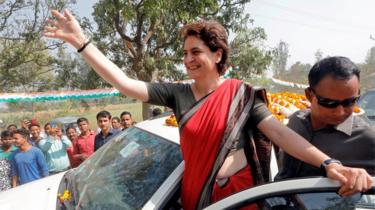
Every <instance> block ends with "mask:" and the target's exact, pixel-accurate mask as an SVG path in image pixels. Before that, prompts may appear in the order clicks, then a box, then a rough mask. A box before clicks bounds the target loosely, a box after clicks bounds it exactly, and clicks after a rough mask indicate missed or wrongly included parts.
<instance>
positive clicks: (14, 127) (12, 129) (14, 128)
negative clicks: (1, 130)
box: [8, 126, 17, 132]
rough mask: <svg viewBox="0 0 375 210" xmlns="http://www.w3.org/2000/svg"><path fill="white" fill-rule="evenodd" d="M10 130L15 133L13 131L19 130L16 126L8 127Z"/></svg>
mask: <svg viewBox="0 0 375 210" xmlns="http://www.w3.org/2000/svg"><path fill="white" fill-rule="evenodd" d="M8 130H9V131H10V132H13V131H15V130H17V127H16V126H9V127H8Z"/></svg>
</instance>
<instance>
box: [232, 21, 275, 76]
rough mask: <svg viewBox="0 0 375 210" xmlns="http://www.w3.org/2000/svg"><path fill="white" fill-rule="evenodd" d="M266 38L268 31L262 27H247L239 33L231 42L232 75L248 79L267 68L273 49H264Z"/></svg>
mask: <svg viewBox="0 0 375 210" xmlns="http://www.w3.org/2000/svg"><path fill="white" fill-rule="evenodd" d="M265 39H266V33H265V32H264V30H263V29H262V28H254V29H247V28H246V29H244V30H243V31H240V32H239V33H237V36H236V37H235V38H234V40H233V41H232V42H231V49H232V52H231V66H232V68H233V71H232V72H233V73H232V77H237V78H242V79H246V78H249V77H251V75H254V74H262V73H263V72H264V71H265V70H266V69H267V66H269V64H270V63H271V61H272V57H271V51H267V50H264V49H263V48H264V47H263V46H262V44H263V41H264V40H265Z"/></svg>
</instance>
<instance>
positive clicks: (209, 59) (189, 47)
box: [184, 36, 222, 79]
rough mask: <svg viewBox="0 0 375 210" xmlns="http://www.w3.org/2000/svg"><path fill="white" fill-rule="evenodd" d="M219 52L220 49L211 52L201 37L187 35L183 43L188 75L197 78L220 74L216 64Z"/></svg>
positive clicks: (218, 59)
mask: <svg viewBox="0 0 375 210" xmlns="http://www.w3.org/2000/svg"><path fill="white" fill-rule="evenodd" d="M221 54H222V53H221V50H218V51H216V52H211V50H210V48H208V47H207V45H205V44H204V42H203V41H202V40H201V39H199V38H197V37H195V36H188V37H187V38H186V39H185V43H184V65H185V67H186V71H187V73H188V75H189V77H190V78H191V79H198V78H205V77H207V76H212V75H215V76H220V75H219V73H218V70H217V65H216V64H217V63H218V62H219V61H220V59H221Z"/></svg>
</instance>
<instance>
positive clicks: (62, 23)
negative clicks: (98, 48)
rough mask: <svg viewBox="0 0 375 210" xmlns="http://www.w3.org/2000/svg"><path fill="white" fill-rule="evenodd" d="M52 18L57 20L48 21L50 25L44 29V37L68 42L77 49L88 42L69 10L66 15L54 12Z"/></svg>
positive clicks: (65, 11) (65, 12)
mask: <svg viewBox="0 0 375 210" xmlns="http://www.w3.org/2000/svg"><path fill="white" fill-rule="evenodd" d="M52 16H53V17H55V18H56V19H57V20H48V23H49V25H47V26H45V27H44V36H46V37H50V38H56V39H60V40H63V41H65V42H68V43H69V44H71V45H73V47H75V48H76V49H79V48H81V47H82V46H83V44H84V43H86V42H87V38H86V37H85V35H84V34H83V32H82V29H81V27H80V25H79V24H78V21H77V20H76V19H75V18H74V16H73V15H72V14H71V13H70V12H69V11H68V10H67V9H65V10H64V15H63V14H61V13H60V12H59V11H57V10H52Z"/></svg>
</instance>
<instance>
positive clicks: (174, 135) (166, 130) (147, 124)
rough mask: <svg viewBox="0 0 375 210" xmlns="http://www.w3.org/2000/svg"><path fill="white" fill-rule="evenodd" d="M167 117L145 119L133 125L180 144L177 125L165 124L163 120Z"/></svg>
mask: <svg viewBox="0 0 375 210" xmlns="http://www.w3.org/2000/svg"><path fill="white" fill-rule="evenodd" d="M167 118H168V117H160V118H154V119H150V120H145V121H142V122H139V123H137V124H135V127H137V128H140V129H142V130H146V131H148V132H150V133H153V134H155V135H157V136H160V137H162V138H165V139H167V140H170V141H172V142H174V143H177V144H180V134H179V131H178V127H175V126H168V125H166V123H165V120H166V119H167Z"/></svg>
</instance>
